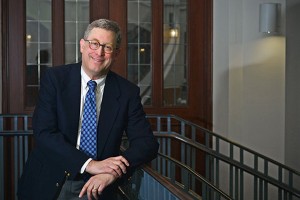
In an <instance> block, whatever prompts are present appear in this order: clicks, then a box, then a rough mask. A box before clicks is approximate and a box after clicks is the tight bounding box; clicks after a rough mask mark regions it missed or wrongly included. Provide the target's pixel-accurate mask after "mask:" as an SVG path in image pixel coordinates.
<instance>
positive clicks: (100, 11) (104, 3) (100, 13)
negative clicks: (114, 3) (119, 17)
mask: <svg viewBox="0 0 300 200" xmlns="http://www.w3.org/2000/svg"><path fill="white" fill-rule="evenodd" d="M108 17H109V0H90V21H91V22H92V21H94V20H96V19H100V18H108Z"/></svg>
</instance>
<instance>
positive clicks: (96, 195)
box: [92, 188, 98, 199]
mask: <svg viewBox="0 0 300 200" xmlns="http://www.w3.org/2000/svg"><path fill="white" fill-rule="evenodd" d="M92 195H93V197H94V198H95V199H98V190H97V188H94V189H93V190H92Z"/></svg>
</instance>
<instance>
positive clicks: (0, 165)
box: [0, 118, 4, 199]
mask: <svg viewBox="0 0 300 200" xmlns="http://www.w3.org/2000/svg"><path fill="white" fill-rule="evenodd" d="M1 121H2V118H0V131H2V130H3V126H2V123H1ZM3 140H4V136H2V135H0V199H4V149H3V145H4V142H3Z"/></svg>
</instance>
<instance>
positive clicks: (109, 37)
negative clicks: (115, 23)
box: [88, 28, 116, 43]
mask: <svg viewBox="0 0 300 200" xmlns="http://www.w3.org/2000/svg"><path fill="white" fill-rule="evenodd" d="M88 40H98V41H99V42H100V43H115V40H116V34H115V33H114V32H113V31H109V30H106V29H103V28H93V29H92V30H91V32H90V34H89V36H88Z"/></svg>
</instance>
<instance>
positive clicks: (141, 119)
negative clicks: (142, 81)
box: [123, 90, 159, 168]
mask: <svg viewBox="0 0 300 200" xmlns="http://www.w3.org/2000/svg"><path fill="white" fill-rule="evenodd" d="M139 93H140V92H139V90H135V93H134V94H133V95H132V96H131V99H130V101H129V104H128V123H127V128H126V130H125V132H126V135H127V137H128V140H129V147H128V148H127V149H126V151H125V152H124V154H123V155H124V157H125V158H127V159H128V161H129V162H130V165H131V167H133V168H135V167H137V166H139V165H141V164H144V163H147V162H149V161H151V160H152V159H154V158H155V157H156V156H157V151H158V147H159V145H158V142H157V140H156V138H155V137H154V135H153V132H152V130H151V126H150V123H149V121H148V120H147V118H146V115H145V112H144V110H143V106H142V104H141V98H140V95H139Z"/></svg>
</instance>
